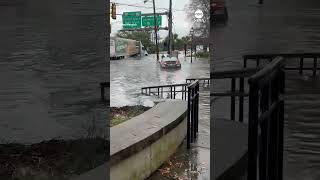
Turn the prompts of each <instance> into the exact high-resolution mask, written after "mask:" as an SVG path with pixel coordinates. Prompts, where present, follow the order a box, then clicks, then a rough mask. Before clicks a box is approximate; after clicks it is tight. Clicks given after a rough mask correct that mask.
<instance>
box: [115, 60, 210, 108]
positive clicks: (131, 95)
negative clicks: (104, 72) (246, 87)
mask: <svg viewBox="0 0 320 180" xmlns="http://www.w3.org/2000/svg"><path fill="white" fill-rule="evenodd" d="M209 66H210V65H209V61H208V60H206V59H199V58H197V59H196V60H194V59H193V63H192V64H191V61H190V58H187V59H185V58H184V57H183V56H182V55H181V69H166V70H163V69H161V68H160V65H159V63H158V62H157V61H156V58H155V55H149V56H143V57H142V58H141V57H137V58H128V59H123V60H114V61H110V106H111V107H119V106H125V105H145V106H153V100H155V99H154V98H152V97H149V96H142V95H141V88H142V87H147V86H158V85H168V84H178V83H185V79H186V78H194V77H197V78H200V77H209V76H210V71H209V70H210V67H209Z"/></svg>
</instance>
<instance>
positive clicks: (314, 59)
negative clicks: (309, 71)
mask: <svg viewBox="0 0 320 180" xmlns="http://www.w3.org/2000/svg"><path fill="white" fill-rule="evenodd" d="M317 66H318V65H317V57H314V58H313V76H314V77H315V76H316V75H317Z"/></svg>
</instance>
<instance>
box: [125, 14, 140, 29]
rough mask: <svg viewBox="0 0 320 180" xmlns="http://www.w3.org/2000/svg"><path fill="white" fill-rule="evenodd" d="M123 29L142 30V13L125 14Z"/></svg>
mask: <svg viewBox="0 0 320 180" xmlns="http://www.w3.org/2000/svg"><path fill="white" fill-rule="evenodd" d="M122 27H123V28H124V29H139V28H141V12H140V11H139V12H124V13H123V14H122Z"/></svg>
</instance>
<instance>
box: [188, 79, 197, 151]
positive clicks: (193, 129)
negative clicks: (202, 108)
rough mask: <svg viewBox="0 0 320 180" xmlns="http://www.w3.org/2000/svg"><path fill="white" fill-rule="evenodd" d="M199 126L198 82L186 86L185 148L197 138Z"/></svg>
mask: <svg viewBox="0 0 320 180" xmlns="http://www.w3.org/2000/svg"><path fill="white" fill-rule="evenodd" d="M198 124H199V81H198V80H196V81H194V82H193V83H191V84H189V85H188V121H187V128H188V129H187V148H188V149H189V148H190V142H191V143H193V142H194V140H195V139H196V138H197V133H198Z"/></svg>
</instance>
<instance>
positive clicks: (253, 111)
mask: <svg viewBox="0 0 320 180" xmlns="http://www.w3.org/2000/svg"><path fill="white" fill-rule="evenodd" d="M258 98H259V97H258V88H257V87H256V84H255V83H252V84H250V90H249V133H248V171H247V173H248V176H247V179H248V180H256V179H257V153H258V148H257V146H258Z"/></svg>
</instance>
